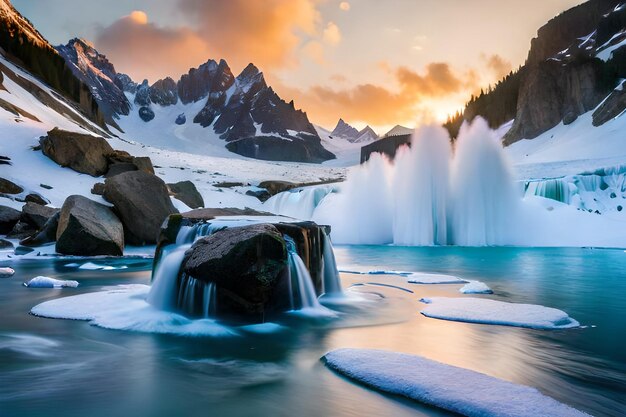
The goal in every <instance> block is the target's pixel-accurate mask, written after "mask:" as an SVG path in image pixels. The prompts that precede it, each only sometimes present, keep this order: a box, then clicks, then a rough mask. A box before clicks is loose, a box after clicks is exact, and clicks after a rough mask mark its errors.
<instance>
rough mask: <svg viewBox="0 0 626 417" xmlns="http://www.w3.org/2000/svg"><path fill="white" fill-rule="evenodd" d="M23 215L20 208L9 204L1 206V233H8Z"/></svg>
mask: <svg viewBox="0 0 626 417" xmlns="http://www.w3.org/2000/svg"><path fill="white" fill-rule="evenodd" d="M20 217H22V213H21V212H20V211H19V210H15V209H14V208H11V207H7V206H0V234H3V235H5V234H7V233H9V232H11V230H13V228H14V227H15V225H16V224H17V222H18V221H19V220H20Z"/></svg>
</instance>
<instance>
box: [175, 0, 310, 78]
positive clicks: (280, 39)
mask: <svg viewBox="0 0 626 417" xmlns="http://www.w3.org/2000/svg"><path fill="white" fill-rule="evenodd" d="M178 1H179V4H180V8H181V10H182V11H183V13H185V15H186V16H187V17H188V18H189V19H190V20H191V21H192V22H193V23H194V25H195V29H196V31H197V32H198V34H199V35H200V36H201V37H202V38H203V39H205V40H206V41H207V43H208V44H209V46H210V48H211V50H212V55H213V56H215V57H221V58H225V59H226V60H227V61H228V62H229V63H230V64H231V66H233V67H238V68H242V67H244V66H245V65H246V64H247V63H249V62H254V63H255V64H256V65H257V66H259V67H260V68H263V69H265V70H272V69H275V68H284V67H289V66H293V65H295V63H296V62H297V60H296V58H295V56H294V53H295V52H296V51H297V49H298V48H299V47H300V46H302V44H303V43H304V41H303V38H306V37H314V36H316V35H317V34H318V32H319V26H320V24H321V17H320V14H319V12H318V10H317V8H316V6H317V2H316V1H315V0H264V1H249V0H228V1H224V0H178Z"/></svg>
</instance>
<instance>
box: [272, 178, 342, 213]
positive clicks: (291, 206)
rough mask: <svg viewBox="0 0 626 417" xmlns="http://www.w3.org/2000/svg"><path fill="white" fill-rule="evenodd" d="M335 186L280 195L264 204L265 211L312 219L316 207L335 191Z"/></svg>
mask: <svg viewBox="0 0 626 417" xmlns="http://www.w3.org/2000/svg"><path fill="white" fill-rule="evenodd" d="M335 188H336V187H334V186H331V185H324V186H315V187H310V188H299V189H295V190H289V191H286V192H284V193H279V194H276V195H275V196H273V197H272V198H270V199H269V200H267V201H266V202H265V203H263V206H264V209H263V210H266V211H268V212H270V213H276V214H280V215H282V216H289V217H293V218H294V219H306V220H308V219H310V218H311V217H312V216H313V212H314V211H315V207H317V206H318V204H319V203H320V201H322V200H323V199H324V197H326V196H327V195H328V194H330V193H332V192H334V191H335Z"/></svg>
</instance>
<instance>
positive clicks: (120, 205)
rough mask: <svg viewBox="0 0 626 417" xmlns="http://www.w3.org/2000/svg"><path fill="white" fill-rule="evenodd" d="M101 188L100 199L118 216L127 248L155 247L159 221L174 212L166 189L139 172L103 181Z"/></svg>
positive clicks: (147, 175)
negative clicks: (111, 207) (112, 208)
mask: <svg viewBox="0 0 626 417" xmlns="http://www.w3.org/2000/svg"><path fill="white" fill-rule="evenodd" d="M104 184H105V186H104V198H105V199H106V200H107V201H109V202H110V203H112V204H113V205H114V206H115V208H116V210H117V212H118V213H119V215H120V217H121V219H122V222H123V223H124V230H125V233H126V239H127V242H128V243H130V244H133V245H145V244H153V243H156V240H157V237H158V235H159V230H160V227H161V224H162V223H163V221H164V220H165V219H166V218H167V216H169V215H170V214H172V213H177V212H178V211H177V210H176V208H174V205H173V204H172V201H171V200H170V197H169V193H168V189H167V186H166V185H165V183H164V182H163V181H162V180H161V179H160V178H159V177H157V176H155V175H152V174H148V173H147V172H143V171H132V172H124V173H122V174H119V175H116V176H114V177H111V178H107V179H106V181H105V183H104Z"/></svg>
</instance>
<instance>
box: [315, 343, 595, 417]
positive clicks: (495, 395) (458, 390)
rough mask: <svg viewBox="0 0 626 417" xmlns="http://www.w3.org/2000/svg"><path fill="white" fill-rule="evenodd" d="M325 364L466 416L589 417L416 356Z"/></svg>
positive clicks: (329, 357)
mask: <svg viewBox="0 0 626 417" xmlns="http://www.w3.org/2000/svg"><path fill="white" fill-rule="evenodd" d="M323 360H324V362H325V363H326V365H327V366H328V367H329V368H331V369H333V370H335V371H337V372H339V373H341V374H343V375H345V376H346V377H348V378H351V379H353V380H356V381H358V382H360V383H362V384H364V385H366V386H368V387H371V388H374V389H377V390H379V391H382V392H385V393H388V394H393V395H400V396H403V397H406V398H409V399H412V400H415V401H419V402H422V403H425V404H429V405H432V406H435V407H439V408H442V409H445V410H448V411H452V412H455V413H458V414H461V415H465V416H471V417H484V416H490V417H505V416H506V417H528V416H551V417H582V416H587V417H588V414H586V413H583V412H581V411H578V410H576V409H574V408H571V407H569V406H567V405H565V404H562V403H560V402H558V401H556V400H554V399H552V398H550V397H547V396H545V395H543V394H542V393H541V392H539V391H538V390H536V389H535V388H531V387H527V386H524V385H518V384H514V383H511V382H508V381H504V380H501V379H498V378H494V377H491V376H488V375H484V374H481V373H478V372H475V371H471V370H469V369H463V368H458V367H455V366H451V365H446V364H443V363H440V362H436V361H433V360H430V359H426V358H423V357H420V356H414V355H407V354H403V353H396V352H389V351H383V350H370V349H339V350H335V351H332V352H329V353H327V354H326V355H325V356H324V357H323Z"/></svg>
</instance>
